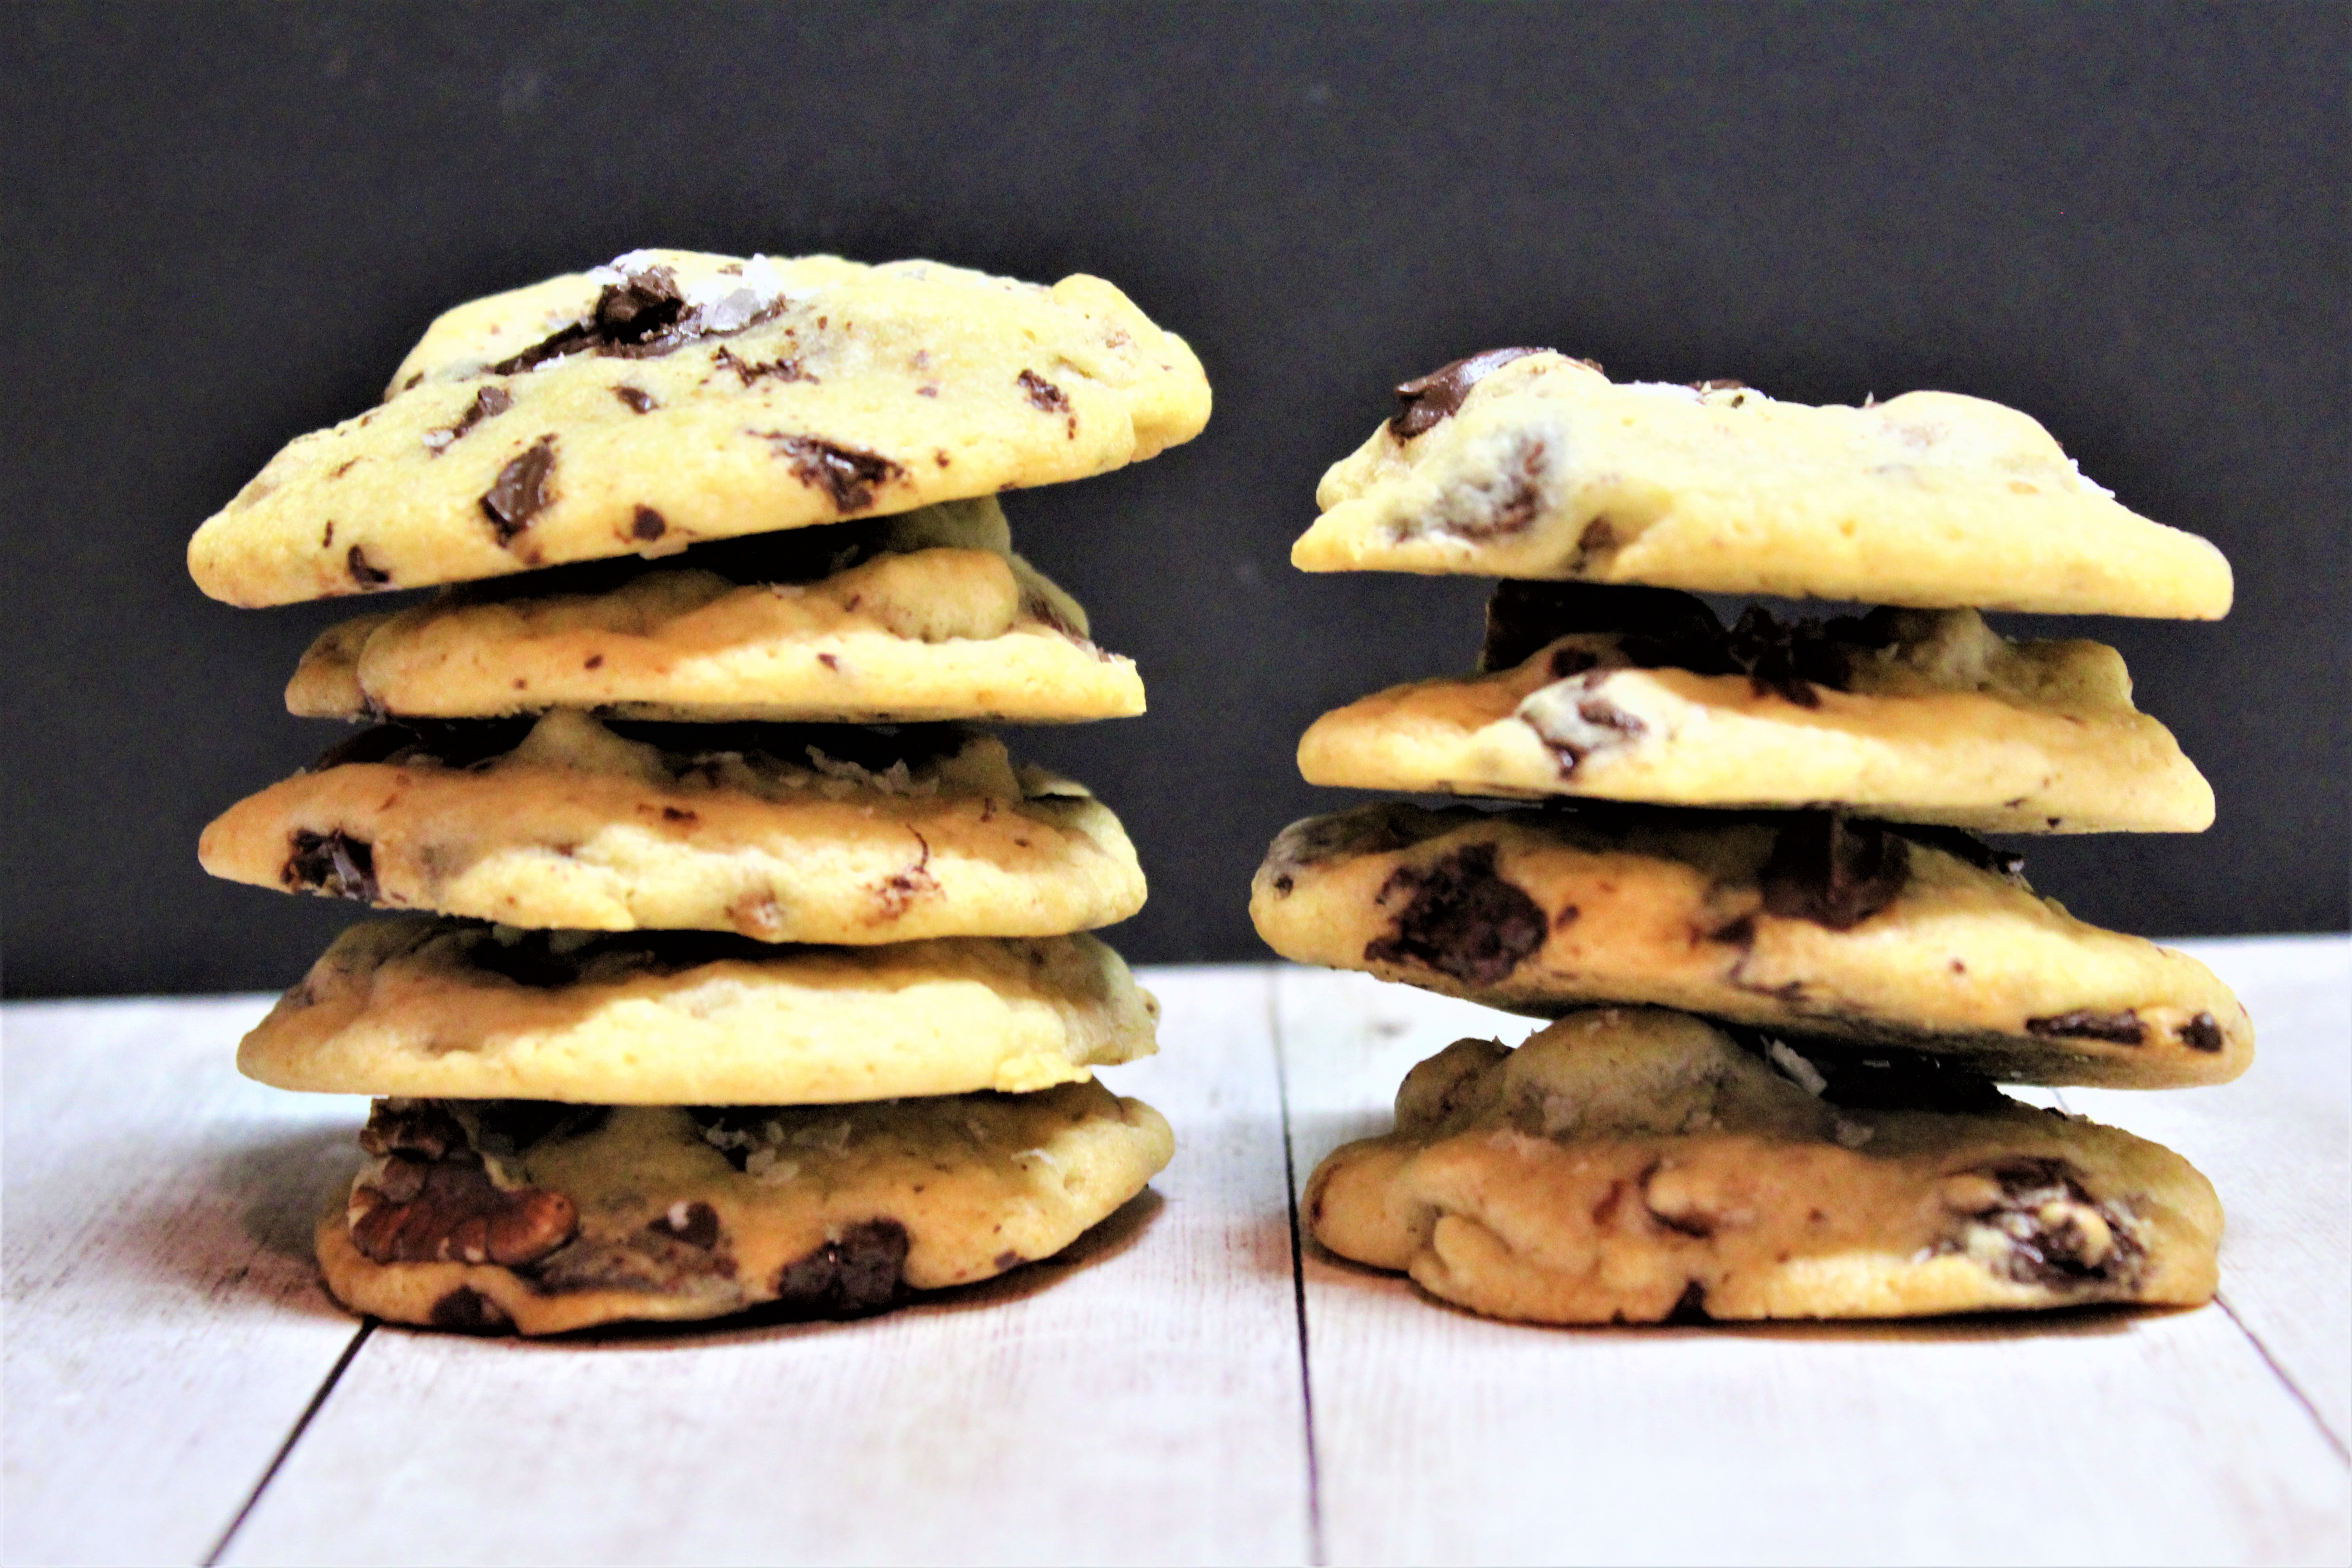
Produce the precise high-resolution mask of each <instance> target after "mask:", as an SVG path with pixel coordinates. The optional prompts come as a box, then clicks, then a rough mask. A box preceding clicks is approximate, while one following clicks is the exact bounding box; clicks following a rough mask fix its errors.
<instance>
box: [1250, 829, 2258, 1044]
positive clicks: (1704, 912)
mask: <svg viewBox="0 0 2352 1568" xmlns="http://www.w3.org/2000/svg"><path fill="white" fill-rule="evenodd" d="M1250 918H1251V920H1252V921H1254V922H1255V924H1256V927H1257V930H1258V934H1259V935H1260V936H1262V937H1264V938H1265V942H1266V943H1267V945H1269V946H1270V947H1272V948H1273V949H1274V950H1275V951H1276V952H1279V953H1281V954H1282V955H1283V956H1284V957H1285V958H1289V959H1293V960H1296V961H1297V962H1299V963H1319V964H1324V965H1328V966H1329V967H1332V968H1336V969H1357V970H1363V971H1365V972H1367V973H1371V974H1375V975H1378V976H1379V977H1380V978H1381V979H1382V980H1391V981H1402V982H1404V983H1406V984H1412V985H1418V986H1421V987H1422V988H1423V989H1425V990H1430V991H1437V992H1442V993H1444V994H1447V995H1450V996H1461V997H1465V998H1466V999H1468V1000H1470V1001H1473V1002H1477V1003H1481V1004H1483V1005H1486V1006H1490V1007H1502V1008H1507V1009H1508V1010H1510V1011H1513V1012H1518V1013H1528V1014H1533V1015H1535V1016H1546V1017H1556V1016H1559V1015H1560V1014H1563V1013H1566V1012H1570V1011H1572V1010H1575V1009H1578V1008H1582V1007H1588V1006H1590V1005H1593V1004H1595V1003H1604V1002H1622V1003H1648V1004H1653V1005H1660V1006H1667V1007H1677V1008H1683V1009H1686V1010H1688V1011H1691V1012H1695V1013H1703V1014H1706V1015H1709V1016H1714V1017H1717V1018H1726V1019H1730V1020H1733V1021H1736V1022H1738V1023H1741V1024H1747V1025H1751V1026H1758V1027H1761V1028H1768V1029H1778V1030H1784V1031H1787V1032H1789V1033H1790V1035H1791V1036H1795V1037H1806V1038H1807V1040H1808V1042H1809V1043H1808V1045H1807V1047H1806V1048H1811V1044H1810V1040H1811V1038H1814V1037H1826V1038H1831V1039H1839V1040H1843V1041H1846V1042H1849V1045H1850V1046H1851V1047H1872V1046H1878V1045H1889V1044H1893V1043H1896V1042H1900V1043H1901V1044H1903V1045H1905V1046H1907V1047H1913V1048H1916V1049H1920V1050H1926V1051H1932V1052H1934V1053H1936V1054H1937V1055H1938V1056H1939V1057H1943V1058H1947V1059H1949V1060H1951V1061H1954V1062H1956V1063H1959V1064H1963V1065H1965V1066H1967V1067H1968V1068H1971V1069H1972V1070H1975V1071H1977V1072H1980V1073H1982V1074H1984V1075H1985V1076H1987V1077H1989V1078H1992V1079H1999V1080H2000V1081H2003V1082H2010V1083H2050V1084H2069V1083H2092V1084H2104V1085H2106V1086H2109V1087H2112V1088H2120V1089H2160V1088H2173V1087H2185V1086H2189V1085H2194V1084H2207V1083H2222V1082H2226V1081H2228V1080H2229V1079H2233V1078H2236V1077H2237V1076H2238V1075H2239V1074H2241V1073H2242V1072H2244V1071H2245V1070H2246V1068H2247V1067H2248V1066H2249V1065H2251V1063H2252V1060H2253V1050H2254V1033H2253V1026H2252V1021H2251V1020H2250V1019H2249V1018H2248V1017H2247V1016H2246V1010H2245V1008H2244V1007H2243V1006H2242V1005H2241V1004H2240V1003H2239V1001H2238V999H2237V997H2236V996H2235V995H2234V994H2231V991H2230V988H2229V987H2228V986H2226V985H2224V984H2222V983H2221V980H2220V979H2219V978H2217V977H2216V976H2215V975H2214V974H2213V973H2212V971H2210V969H2208V968H2206V967H2205V965H2203V964H2201V963H2198V962H2197V961H2196V960H2195V959H2193V958H2191V957H2189V955H2188V954H2186V953H2181V952H2172V951H2170V950H2168V949H2166V948H2162V947H2158V945H2157V944H2156V943H2154V942H2148V941H2146V940H2145V939H2143V938H2140V937H2136V936H2126V935H2125V934H2123V933H2121V932H2117V931H2103V930H2101V929H2099V928H2098V927H2096V926H2091V925H2086V924H2084V922H2083V921H2078V920H2076V919H2074V917H2073V916H2071V915H2069V914H2068V913H2067V912H2066V911H2065V910H2064V909H2063V907H2062V906H2061V905H2059V904H2058V903H2057V902H2056V901H2055V900H2050V899H2043V898H2040V897H2037V896H2036V895H2035V894H2034V892H2033V890H2032V888H2031V887H2030V886H2028V885H2027V883H2026V882H2025V879H2024V877H2023V875H2022V872H2021V870H2020V869H2019V868H2016V867H2015V866H2014V865H2013V858H2011V857H2006V856H2003V855H2002V854H2001V853H2000V852H1999V851H1996V850H1992V849H1990V848H1988V847H1986V846H1985V845H1983V844H1981V843H1979V842H1977V841H1975V840H1973V839H1971V838H1969V837H1967V836H1966V835H1963V834H1959V833H1955V832H1952V831H1950V830H1947V829H1936V828H1916V827H1915V828H1912V829H1910V830H1909V831H1908V832H1907V833H1906V832H1905V831H1904V830H1901V829H1896V828H1891V827H1888V826H1884V825H1882V824H1878V823H1874V822H1869V821H1846V820H1843V819H1841V818H1838V817H1835V816H1832V815H1831V814H1829V813H1826V812H1803V813H1786V814H1775V815H1769V816H1766V815H1757V816H1747V815H1735V814H1730V813H1710V812H1699V811H1669V810H1662V809H1655V808H1644V807H1638V806H1601V807H1579V808H1574V809H1566V810H1563V809H1560V808H1557V807H1554V808H1547V809H1539V810H1538V809H1526V808H1522V809H1518V810H1514V811H1507V812H1494V813H1487V812H1479V811H1475V810H1472V809H1470V808H1467V807H1454V808H1452V809H1449V810H1444V811H1429V810H1425V809H1423V808H1422V807H1419V806H1415V805H1405V804H1402V803H1383V804H1381V805H1368V806H1362V807H1359V808H1358V809H1356V810H1354V811H1349V812H1345V813H1342V814H1339V815H1337V816H1320V817H1310V818H1308V819H1307V820H1306V821H1304V822H1300V823H1297V824H1294V825H1293V826H1290V827H1289V828H1286V829H1285V830H1284V832H1283V833H1282V835H1281V836H1280V837H1277V838H1276V840H1275V842H1274V846H1273V847H1272V848H1271V849H1270V850H1269V851H1268V852H1267V855H1266V858H1265V864H1264V865H1263V866H1262V867H1260V868H1259V869H1258V873H1257V877H1256V879H1255V882H1254V883H1253V884H1252V887H1251V892H1250Z"/></svg>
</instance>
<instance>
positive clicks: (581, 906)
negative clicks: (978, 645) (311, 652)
mask: <svg viewBox="0 0 2352 1568" xmlns="http://www.w3.org/2000/svg"><path fill="white" fill-rule="evenodd" d="M196 853H197V858H199V859H200V860H201V861H202V862H203V863H204V867H205V869H206V870H207V871H210V872H211V873H212V874H213V875H214V876H215V877H225V878H227V879H230V880H232V881H238V882H249V883H252V884H254V885H255V886H257V887H264V888H283V889H287V890H289V891H292V892H308V893H320V894H325V895H327V896H329V897H332V898H346V899H356V900H360V901H362V902H363V903H369V904H373V905H374V906H375V907H377V908H379V909H394V910H399V909H411V910H438V911H440V912H442V913H444V914H453V915H470V916H474V917H476V918H478V919H480V920H489V921H503V922H505V923H507V924H509V925H517V926H533V927H565V928H570V929H574V930H582V931H637V930H698V931H737V932H740V933H741V934H742V935H744V936H748V937H753V938H756V939H758V940H760V941H761V942H847V943H856V944H866V943H874V942H911V941H915V940H918V939H920V938H926V937H936V936H1054V935H1059V934H1061V933H1063V932H1065V931H1087V930H1090V929H1092V928H1094V927H1097V926H1103V925H1108V924H1110V923H1111V922H1113V921H1122V920H1125V919H1126V918H1127V917H1128V916H1129V915H1131V914H1133V913H1135V911H1136V910H1139V909H1141V908H1142V907H1143V899H1144V883H1143V871H1142V868H1140V867H1139V866H1138V865H1137V864H1136V860H1135V847H1134V846H1133V845H1132V844H1130V843H1129V841H1128V837H1127V834H1126V832H1125V831H1124V830H1123V829H1122V828H1121V827H1120V826H1119V824H1118V817H1116V816H1112V815H1111V812H1110V808H1109V807H1108V806H1106V805H1103V804H1102V803H1101V802H1100V801H1098V800H1096V799H1095V798H1094V797H1093V796H1092V795H1088V794H1087V791H1086V789H1085V787H1084V786H1083V785H1080V784H1074V783H1072V782H1071V781H1069V780H1067V779H1064V778H1058V777H1055V775H1054V774H1052V773H1047V772H1045V770H1044V769H1042V768H1034V767H1024V768H1015V767H1014V766H1013V762H1012V759H1011V758H1010V757H1009V756H1008V755H1007V754H1006V752H1005V750H1004V743H1003V742H1002V741H999V740H998V739H997V738H996V737H994V736H993V735H988V734H983V733H981V732H978V731H970V730H964V729H961V728H959V727H956V726H939V727H933V728H927V729H921V730H905V731H898V733H896V734H886V733H880V732H877V731H870V730H859V729H856V728H853V727H849V726H845V725H825V726H805V727H795V726H786V725H741V726H707V727H706V726H692V725H667V724H655V725H643V726H640V725H634V724H623V725H621V726H620V730H619V731H615V730H614V729H613V728H611V727H608V726H607V725H605V724H603V723H600V722H599V721H596V720H594V719H593V718H590V717H589V716H588V715H586V714H584V713H580V712H576V711H573V710H568V709H559V710H556V711H554V712H552V713H549V714H547V715H545V716H544V717H542V718H541V719H539V720H537V721H530V720H527V719H526V720H519V721H509V722H505V723H497V724H492V723H476V724H436V723H419V724H414V725H412V724H386V725H381V726H378V727H377V728H375V729H373V730H370V731H362V733H361V734H359V735H356V736H354V737H352V739H350V740H348V741H345V742H343V743H342V744H341V745H339V746H337V747H335V748H334V749H333V750H331V751H330V752H328V753H327V754H326V755H325V756H324V757H322V758H320V762H319V763H318V765H316V766H314V767H313V768H311V769H310V771H308V772H305V773H297V774H295V775H294V776H293V777H292V778H290V779H286V780H284V781H282V782H281V783H278V784H273V785H271V786H270V787H269V788H268V789H266V790H263V791H262V792H261V793H260V794H258V795H251V796H248V797H247V799H245V800H242V801H239V802H238V803H237V804H236V805H233V806H231V807H229V809H228V810H227V811H226V812H224V813H223V814H222V815H221V816H220V817H219V818H218V819H217V820H215V822H214V823H213V824H212V825H211V826H208V827H206V828H205V832H204V837H203V838H202V839H201V840H200V841H199V843H198V845H197V851H196Z"/></svg>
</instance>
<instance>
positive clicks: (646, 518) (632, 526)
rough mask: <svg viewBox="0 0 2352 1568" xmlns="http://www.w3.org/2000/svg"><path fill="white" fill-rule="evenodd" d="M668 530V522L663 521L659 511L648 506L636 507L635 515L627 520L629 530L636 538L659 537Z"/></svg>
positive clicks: (651, 538) (652, 538) (648, 538)
mask: <svg viewBox="0 0 2352 1568" xmlns="http://www.w3.org/2000/svg"><path fill="white" fill-rule="evenodd" d="M668 531H669V524H668V522H667V521H664V519H663V517H662V514H661V513H659V512H657V511H656V510H654V509H653V508H651V507H649V506H640V507H638V508H637V511H636V515H635V517H633V518H631V519H630V520H629V532H630V533H631V534H632V535H633V536H635V538H638V539H644V540H655V539H659V538H660V537H661V536H662V535H663V534H665V533H667V532H668Z"/></svg>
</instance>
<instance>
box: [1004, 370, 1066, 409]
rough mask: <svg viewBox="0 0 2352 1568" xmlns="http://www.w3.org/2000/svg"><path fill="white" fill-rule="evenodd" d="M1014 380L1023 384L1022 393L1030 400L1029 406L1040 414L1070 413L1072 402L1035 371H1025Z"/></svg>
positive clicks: (1059, 389) (1060, 390)
mask: <svg viewBox="0 0 2352 1568" xmlns="http://www.w3.org/2000/svg"><path fill="white" fill-rule="evenodd" d="M1013 380H1015V381H1017V382H1019V383H1020V384H1021V391H1022V393H1023V395H1024V396H1026V397H1027V398H1028V399H1029V406H1030V407H1032V408H1034V409H1036V410H1037V411H1038V412H1039V413H1041V414H1067V413H1068V412H1069V411H1070V400H1069V398H1068V397H1067V396H1066V395H1064V394H1063V392H1062V389H1061V388H1060V387H1058V386H1055V384H1053V383H1052V382H1050V381H1047V380H1046V379H1045V377H1044V376H1042V375H1039V374H1037V373H1036V372H1035V371H1034V370H1024V371H1023V372H1022V373H1021V374H1019V375H1017V376H1014V377H1013Z"/></svg>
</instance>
